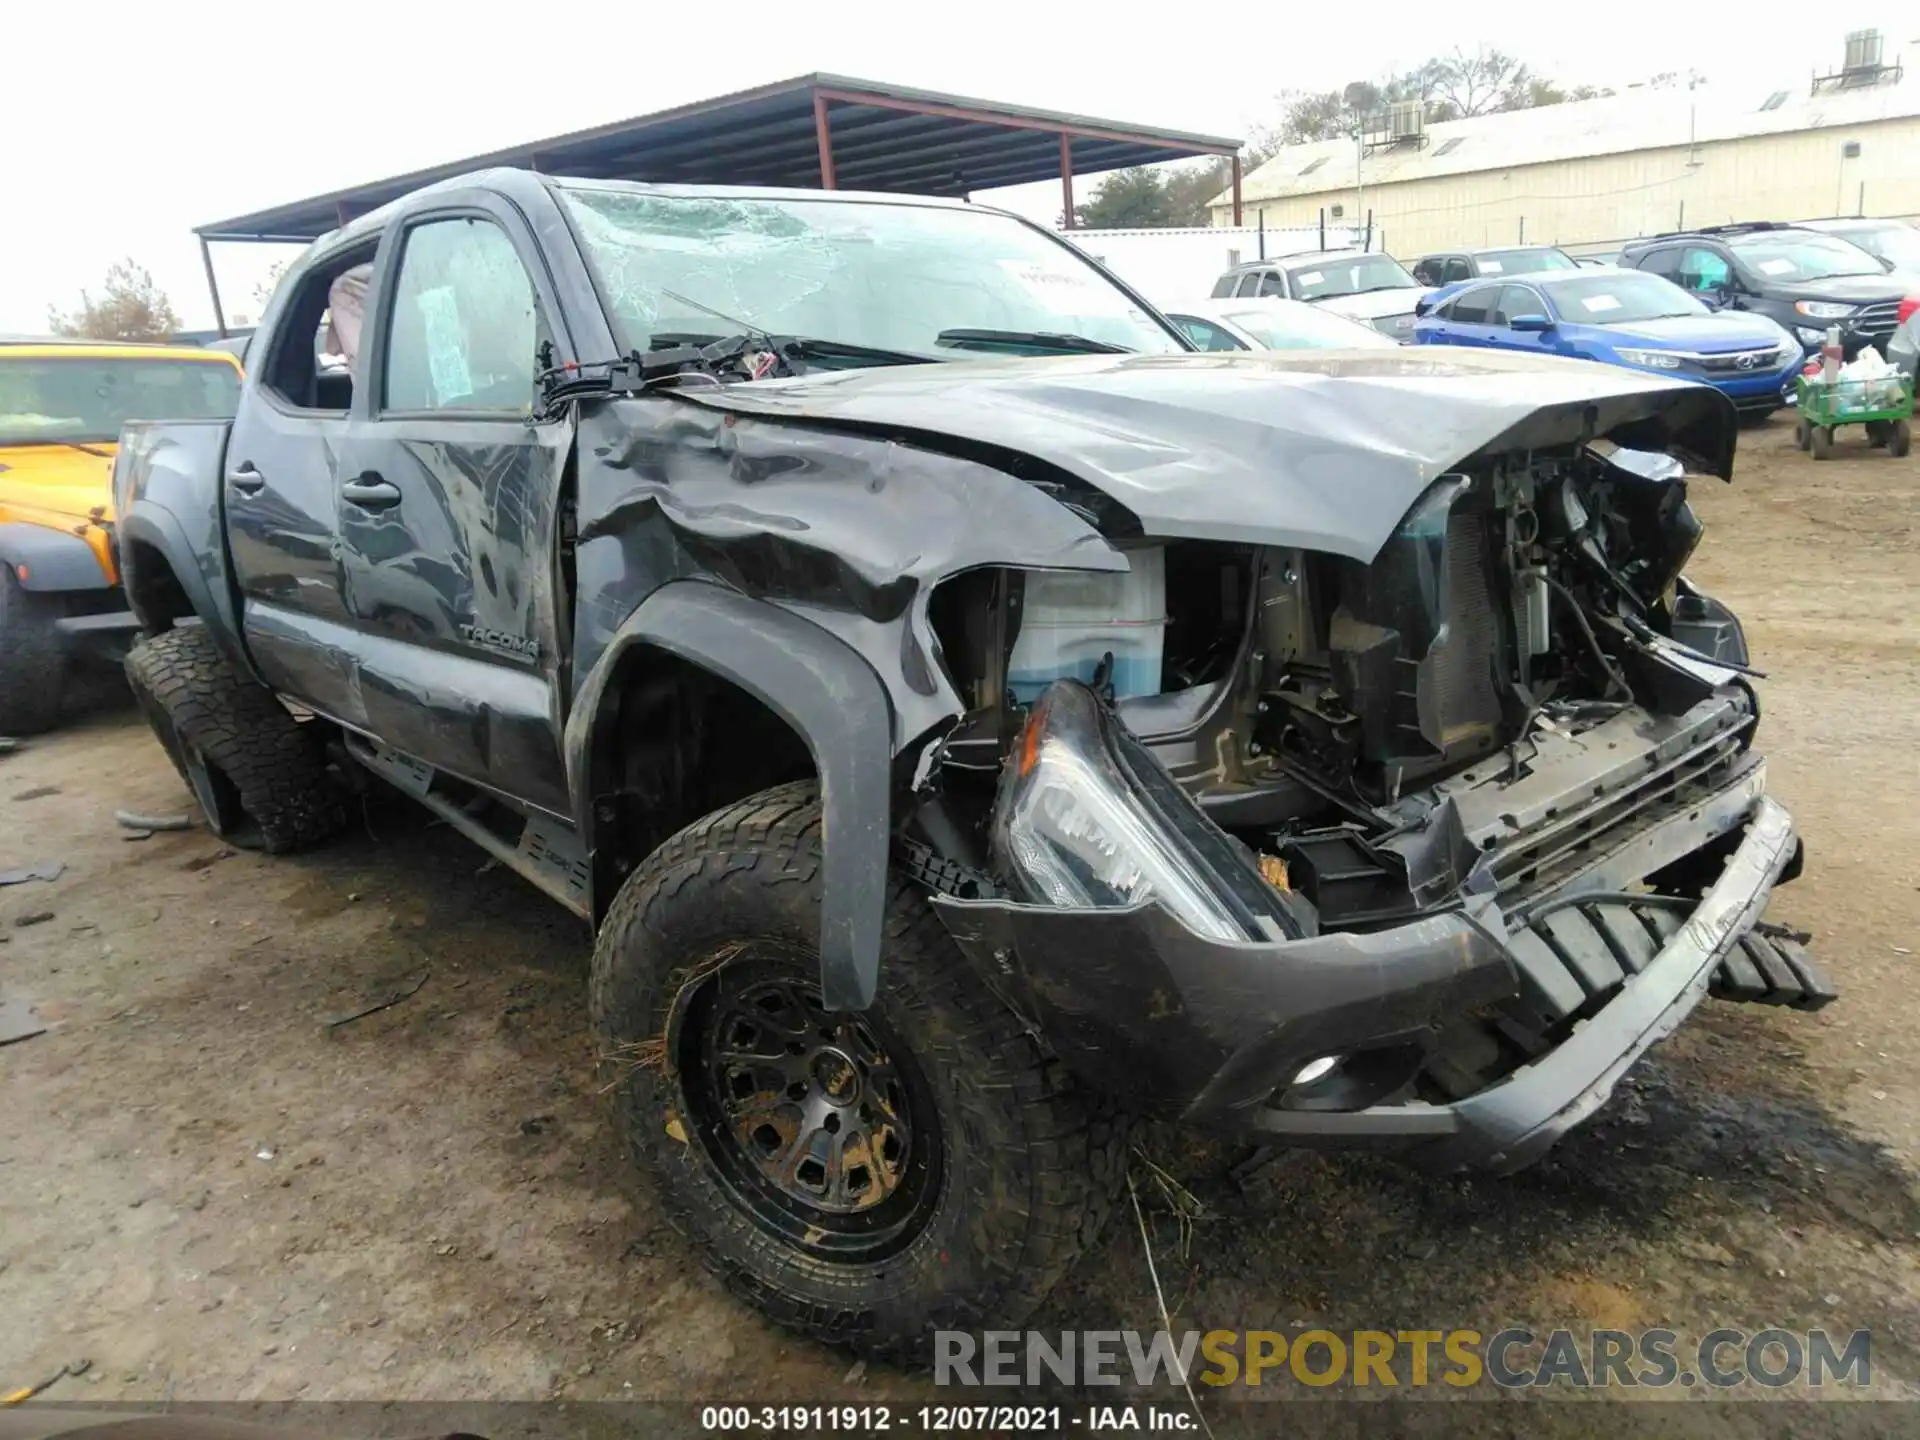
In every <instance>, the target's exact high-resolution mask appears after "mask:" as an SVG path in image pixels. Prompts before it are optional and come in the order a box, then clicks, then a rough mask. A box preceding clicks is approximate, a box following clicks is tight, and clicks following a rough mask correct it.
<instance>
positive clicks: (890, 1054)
mask: <svg viewBox="0 0 1920 1440" xmlns="http://www.w3.org/2000/svg"><path fill="white" fill-rule="evenodd" d="M729 948H734V947H729ZM818 974H819V961H818V960H817V958H815V957H814V956H812V955H810V954H805V953H803V952H802V951H800V950H799V949H798V948H797V947H793V946H791V945H788V944H785V943H783V942H777V941H771V940H768V941H756V942H752V943H751V944H749V945H748V946H746V947H745V948H744V949H741V950H740V951H739V953H737V954H735V955H733V956H732V957H731V958H729V959H728V960H727V961H726V962H725V963H723V964H722V965H720V966H719V968H718V969H716V970H714V971H713V973H712V974H710V975H708V976H706V977H705V978H704V979H702V980H700V981H699V982H697V983H696V984H695V985H693V986H690V987H689V988H688V990H687V991H686V992H683V994H682V996H681V998H680V1001H679V1003H678V1004H677V1005H676V1007H675V1013H674V1015H673V1017H672V1020H671V1022H670V1024H669V1042H668V1043H669V1045H670V1046H671V1047H672V1049H673V1052H674V1059H675V1069H676V1072H677V1075H678V1078H679V1082H680V1091H681V1096H682V1099H683V1102H684V1103H685V1105H686V1108H687V1112H688V1120H689V1125H688V1132H689V1139H690V1141H691V1142H692V1143H695V1144H697V1145H698V1146H699V1148H700V1149H701V1150H702V1151H703V1152H704V1153H705V1155H706V1157H707V1159H708V1160H709V1161H711V1162H712V1165H713V1168H714V1171H715V1172H716V1174H717V1175H718V1177H719V1179H720V1182H721V1186H722V1189H723V1190H724V1191H725V1193H726V1194H727V1197H728V1199H729V1200H731V1201H732V1202H733V1203H734V1204H735V1205H736V1206H738V1207H739V1208H741V1209H742V1210H744V1211H745V1212H746V1213H747V1214H748V1215H749V1216H751V1217H752V1219H753V1220H754V1221H755V1223H756V1224H758V1225H759V1226H760V1227H761V1228H763V1229H768V1230H771V1231H773V1232H774V1233H776V1234H778V1235H779V1236H780V1237H781V1238H782V1239H783V1240H785V1241H786V1242H787V1243H788V1244H791V1245H793V1246H795V1247H797V1248H799V1249H801V1250H803V1251H805V1252H807V1253H808V1254H810V1255H813V1256H814V1257H816V1258H819V1259H822V1260H827V1261H830V1262H833V1263H838V1264H871V1263H875V1262H877V1261H880V1260H884V1259H887V1258H888V1257H890V1256H892V1255H896V1254H898V1253H899V1252H900V1251H901V1250H904V1249H905V1248H906V1247H907V1246H908V1245H910V1244H911V1243H912V1242H913V1240H914V1239H915V1238H916V1237H917V1236H918V1235H919V1234H920V1233H921V1231H922V1230H924V1229H925V1228H926V1223H927V1221H928V1219H929V1218H930V1217H931V1215H932V1213H933V1210H934V1208H935V1207H936V1205H937V1204H938V1201H939V1196H940V1187H941V1180H942V1175H943V1172H944V1168H945V1151H944V1147H943V1144H942V1139H941V1134H940V1127H939V1123H938V1118H937V1112H936V1111H935V1108H934V1104H933V1098H932V1094H931V1092H930V1090H929V1088H928V1085H927V1081H926V1077H925V1074H924V1072H922V1070H921V1069H920V1067H919V1065H918V1064H917V1063H916V1062H915V1061H914V1059H913V1056H912V1055H911V1054H910V1053H908V1052H907V1051H905V1049H904V1048H903V1047H902V1046H900V1045H899V1044H898V1043H897V1041H896V1040H895V1039H894V1037H892V1036H890V1035H888V1034H887V1033H886V1031H885V1029H884V1027H883V1026H882V1025H881V1023H880V1022H879V1020H878V1018H877V1017H876V1016H875V1015H874V1014H873V1013H871V1012H866V1013H862V1014H843V1013H834V1012H830V1011H828V1010H827V1009H826V1007H825V1006H824V1005H823V1004H822V1003H821V1001H820V990H819V983H818V979H817V977H818Z"/></svg>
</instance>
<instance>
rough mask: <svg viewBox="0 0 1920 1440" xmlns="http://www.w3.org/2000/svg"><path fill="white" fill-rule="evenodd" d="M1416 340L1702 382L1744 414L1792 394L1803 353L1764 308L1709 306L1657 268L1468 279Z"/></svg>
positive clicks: (1418, 325)
mask: <svg viewBox="0 0 1920 1440" xmlns="http://www.w3.org/2000/svg"><path fill="white" fill-rule="evenodd" d="M1413 331H1414V333H1413V343H1414V344H1416V345H1468V346H1482V347H1486V348H1488V349H1494V350H1525V351H1532V352H1535V353H1537V354H1542V355H1567V356H1572V357H1575V358H1578V359H1584V360H1598V361H1601V362H1603V363H1605V364H1608V365H1624V366H1626V367H1627V368H1628V369H1631V370H1651V371H1654V372H1656V373H1658V374H1664V375H1673V376H1676V377H1679V378H1683V379H1688V380H1698V381H1701V382H1703V383H1705V384H1708V385H1711V386H1713V387H1714V388H1715V389H1717V390H1719V391H1720V393H1721V394H1723V395H1725V396H1726V397H1727V398H1728V399H1729V400H1731V401H1732V402H1733V403H1734V405H1735V406H1736V407H1737V408H1738V409H1739V410H1740V411H1741V412H1742V413H1744V414H1749V415H1752V416H1754V417H1756V418H1758V417H1760V416H1764V415H1768V414H1771V413H1772V412H1773V411H1775V410H1778V409H1779V408H1780V407H1781V406H1782V405H1785V404H1788V403H1790V402H1791V400H1792V398H1793V380H1794V376H1795V375H1797V374H1798V373H1799V370H1800V365H1801V361H1802V360H1803V359H1804V357H1805V352H1804V350H1803V349H1802V347H1801V344H1800V342H1799V341H1798V340H1796V339H1795V338H1794V337H1793V336H1792V335H1790V334H1788V333H1787V332H1786V331H1785V330H1783V329H1781V327H1780V326H1778V325H1776V324H1775V323H1774V322H1773V321H1771V320H1769V319H1767V318H1766V317H1765V316H1763V315H1753V314H1748V313H1743V312H1740V311H1733V310H1721V311H1714V310H1709V309H1708V308H1707V307H1706V306H1705V305H1702V304H1701V303H1700V302H1699V301H1698V300H1696V299H1694V298H1693V297H1692V296H1691V295H1689V294H1688V293H1687V292H1686V291H1684V290H1682V289H1681V288H1680V287H1679V286H1678V285H1675V284H1674V283H1672V282H1671V281H1669V280H1663V279H1661V278H1660V277H1659V276H1658V275H1649V274H1647V273H1645V272H1644V271H1637V270H1596V269H1589V268H1583V269H1579V270H1565V271H1550V272H1540V273H1538V274H1533V275H1527V276H1523V277H1521V278H1519V279H1514V280H1498V281H1489V282H1486V283H1483V284H1477V285H1462V286H1460V287H1459V289H1458V291H1457V292H1456V293H1455V294H1453V295H1451V296H1446V297H1440V302H1439V303H1438V304H1436V305H1433V306H1432V307H1431V308H1429V309H1428V310H1427V312H1426V313H1425V314H1423V315H1422V316H1421V317H1420V318H1419V319H1418V320H1417V321H1415V322H1414V327H1413Z"/></svg>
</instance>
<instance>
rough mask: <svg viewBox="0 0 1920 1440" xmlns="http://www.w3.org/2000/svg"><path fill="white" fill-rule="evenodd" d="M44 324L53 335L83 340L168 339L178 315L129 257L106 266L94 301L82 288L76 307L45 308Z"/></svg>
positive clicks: (177, 321)
mask: <svg viewBox="0 0 1920 1440" xmlns="http://www.w3.org/2000/svg"><path fill="white" fill-rule="evenodd" d="M47 324H48V325H49V326H50V327H51V328H52V330H53V333H54V334H56V335H68V336H73V337H75V338H79V339H86V340H149V341H151V340H171V339H172V338H173V334H174V332H175V331H176V330H178V329H179V328H180V317H179V316H178V315H176V314H175V313H174V310H173V302H171V301H170V300H168V299H167V297H166V294H165V292H163V291H162V290H161V289H160V287H159V286H157V285H155V284H154V283H153V276H152V275H150V274H148V273H147V271H146V269H145V267H143V266H140V265H136V264H134V263H133V260H132V258H131V257H129V258H127V259H125V260H121V261H119V262H117V263H116V264H114V265H111V266H109V267H108V269H107V280H106V286H105V288H104V289H103V290H102V291H101V294H100V298H99V299H98V300H96V299H94V297H93V296H92V295H91V294H90V293H89V292H87V291H85V290H82V291H81V292H80V308H79V309H78V310H75V311H73V312H72V313H71V314H67V315H63V314H61V313H60V311H59V310H58V309H57V308H55V307H49V308H48V310H47Z"/></svg>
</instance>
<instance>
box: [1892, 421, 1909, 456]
mask: <svg viewBox="0 0 1920 1440" xmlns="http://www.w3.org/2000/svg"><path fill="white" fill-rule="evenodd" d="M1912 448H1913V426H1912V425H1911V424H1910V423H1909V422H1907V421H1905V420H1896V421H1894V422H1893V431H1892V433H1891V434H1890V435H1888V436H1887V453H1888V454H1889V455H1891V456H1893V457H1894V458H1895V459H1898V458H1900V457H1901V456H1903V455H1905V454H1906V453H1907V452H1908V451H1909V450H1911V449H1912Z"/></svg>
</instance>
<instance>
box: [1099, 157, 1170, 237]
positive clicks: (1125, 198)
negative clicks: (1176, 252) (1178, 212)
mask: <svg viewBox="0 0 1920 1440" xmlns="http://www.w3.org/2000/svg"><path fill="white" fill-rule="evenodd" d="M1073 214H1074V223H1075V224H1077V225H1079V226H1080V227H1081V228H1082V229H1088V230H1147V229H1158V228H1161V227H1163V226H1167V225H1179V224H1184V223H1185V222H1184V221H1181V220H1178V219H1176V218H1174V215H1173V212H1172V208H1171V206H1170V205H1169V203H1168V197H1167V182H1166V180H1165V178H1164V177H1162V175H1161V174H1160V172H1159V171H1158V170H1155V169H1153V168H1151V167H1150V166H1146V165H1134V166H1130V167H1129V168H1127V169H1125V170H1115V171H1112V172H1111V173H1109V174H1107V175H1105V176H1103V177H1102V178H1101V180H1100V183H1099V184H1098V185H1096V186H1095V187H1094V191H1093V196H1092V198H1091V199H1089V200H1088V201H1087V203H1086V204H1084V205H1076V206H1075V207H1074V211H1073Z"/></svg>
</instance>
